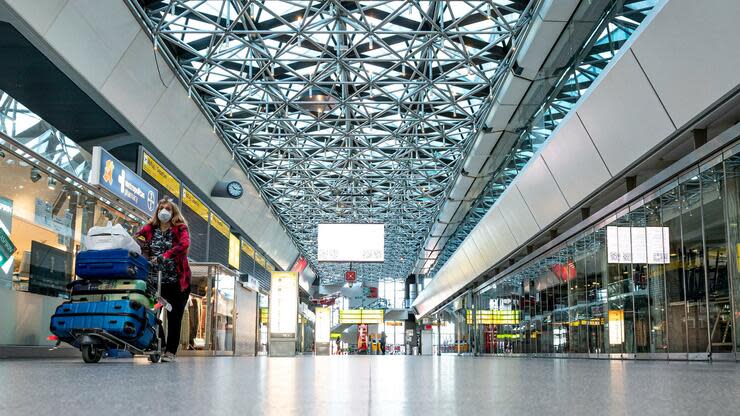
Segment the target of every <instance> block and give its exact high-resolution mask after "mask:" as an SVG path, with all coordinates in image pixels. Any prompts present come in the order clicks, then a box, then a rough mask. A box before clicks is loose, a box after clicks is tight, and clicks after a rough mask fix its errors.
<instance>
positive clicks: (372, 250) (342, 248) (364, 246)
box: [318, 224, 385, 263]
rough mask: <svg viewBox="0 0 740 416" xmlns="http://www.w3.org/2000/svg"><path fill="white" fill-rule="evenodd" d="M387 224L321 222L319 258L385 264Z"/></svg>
mask: <svg viewBox="0 0 740 416" xmlns="http://www.w3.org/2000/svg"><path fill="white" fill-rule="evenodd" d="M384 253H385V225H384V224H319V237H318V257H319V261H329V262H357V263H363V262H364V263H382V262H383V260H384Z"/></svg>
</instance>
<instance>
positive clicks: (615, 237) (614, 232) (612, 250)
mask: <svg viewBox="0 0 740 416" xmlns="http://www.w3.org/2000/svg"><path fill="white" fill-rule="evenodd" d="M668 242H669V231H668V227H614V226H609V227H606V249H607V253H608V255H607V259H608V262H609V263H622V264H624V263H627V264H629V263H638V264H668V263H670V248H669V245H668Z"/></svg>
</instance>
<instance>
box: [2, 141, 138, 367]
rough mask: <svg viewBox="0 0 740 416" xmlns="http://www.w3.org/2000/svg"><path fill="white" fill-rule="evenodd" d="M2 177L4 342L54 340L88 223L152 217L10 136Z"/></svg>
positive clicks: (127, 223) (129, 225)
mask: <svg viewBox="0 0 740 416" xmlns="http://www.w3.org/2000/svg"><path fill="white" fill-rule="evenodd" d="M0 177H2V178H3V180H2V181H0V239H2V240H4V241H7V242H8V243H9V245H8V246H7V247H8V248H12V249H11V250H3V251H2V253H0V254H2V256H0V259H2V265H0V323H1V325H0V328H2V329H1V330H0V347H4V351H5V350H6V348H5V347H7V348H9V347H14V346H46V345H51V344H52V342H51V341H47V340H46V337H47V336H48V335H49V317H50V316H51V315H52V314H53V313H54V310H55V309H56V307H57V305H59V304H60V303H61V302H63V301H65V300H67V298H68V293H67V287H66V286H67V284H68V283H69V282H71V281H72V279H73V277H74V276H73V270H74V258H75V254H76V253H77V252H78V251H80V250H81V249H82V245H83V236H84V235H85V233H86V232H87V230H89V229H90V228H91V227H93V226H102V225H105V224H106V223H108V222H111V223H113V224H121V225H123V226H124V228H126V229H127V230H129V231H130V232H133V231H134V230H136V229H138V228H139V227H140V226H141V225H142V224H143V223H144V221H145V220H146V218H145V216H144V215H143V214H142V213H138V212H136V211H135V210H132V209H127V208H125V207H124V206H123V205H122V204H117V203H114V202H113V201H111V200H110V199H107V198H106V197H104V196H103V195H102V194H101V193H100V192H98V191H97V190H96V189H95V188H94V187H92V186H91V185H88V184H87V183H86V182H84V181H81V180H80V179H79V178H77V177H76V176H74V175H72V174H70V173H69V172H67V171H65V170H62V169H60V168H59V167H58V166H56V165H53V164H51V163H49V162H47V161H46V160H45V159H44V158H43V157H41V156H40V155H38V154H36V153H35V152H33V151H32V150H30V149H29V148H28V147H25V146H22V145H20V144H19V143H17V142H15V141H13V140H11V139H10V138H9V137H7V136H0ZM4 246H5V245H4ZM7 353H8V354H10V351H7ZM2 355H4V354H2Z"/></svg>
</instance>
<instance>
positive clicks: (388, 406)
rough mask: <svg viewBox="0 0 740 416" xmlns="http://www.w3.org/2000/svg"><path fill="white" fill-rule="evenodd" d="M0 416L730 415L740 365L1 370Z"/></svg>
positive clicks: (225, 364)
mask: <svg viewBox="0 0 740 416" xmlns="http://www.w3.org/2000/svg"><path fill="white" fill-rule="evenodd" d="M0 393H1V394H2V397H0V415H23V414H25V415H77V414H86V415H95V414H105V415H116V414H121V415H143V414H161V415H276V416H286V415H351V416H359V415H363V416H364V415H383V416H397V415H429V416H431V415H465V416H469V415H564V416H566V415H567V416H571V415H589V416H591V415H630V414H633V415H672V416H675V415H708V414H709V415H738V414H740V364H735V363H724V364H718V363H715V364H707V363H686V362H672V363H666V362H621V361H595V360H553V359H524V358H492V357H478V358H473V357H455V356H442V357H418V356H415V357H410V356H385V357H378V356H370V357H359V356H338V357H310V356H304V357H296V358H266V357H258V358H247V357H244V358H194V357H193V358H180V359H179V361H178V362H177V363H170V364H159V365H150V364H148V363H147V362H146V361H143V360H138V359H137V360H133V361H132V360H108V361H103V362H102V363H100V364H95V365H90V364H87V365H86V364H82V362H81V361H78V360H54V361H51V360H36V361H21V360H19V361H0Z"/></svg>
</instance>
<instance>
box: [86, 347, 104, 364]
mask: <svg viewBox="0 0 740 416" xmlns="http://www.w3.org/2000/svg"><path fill="white" fill-rule="evenodd" d="M81 351H82V361H84V362H86V363H88V364H92V363H97V362H98V361H100V359H101V358H103V350H101V349H98V348H95V346H94V345H83V346H82V348H81Z"/></svg>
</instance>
